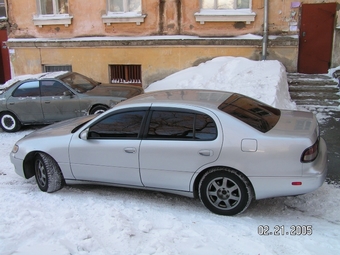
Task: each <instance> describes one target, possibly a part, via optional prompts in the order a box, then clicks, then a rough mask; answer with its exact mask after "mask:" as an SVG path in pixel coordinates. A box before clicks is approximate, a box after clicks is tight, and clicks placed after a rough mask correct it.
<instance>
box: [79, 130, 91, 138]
mask: <svg viewBox="0 0 340 255" xmlns="http://www.w3.org/2000/svg"><path fill="white" fill-rule="evenodd" d="M88 134H89V129H88V128H87V129H85V130H83V131H82V132H81V133H80V136H79V137H80V139H82V140H87V137H88Z"/></svg>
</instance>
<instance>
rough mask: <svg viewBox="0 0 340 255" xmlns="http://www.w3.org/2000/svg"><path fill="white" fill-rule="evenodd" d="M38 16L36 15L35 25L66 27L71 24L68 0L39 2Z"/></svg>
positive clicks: (43, 0) (41, 0) (38, 0)
mask: <svg viewBox="0 0 340 255" xmlns="http://www.w3.org/2000/svg"><path fill="white" fill-rule="evenodd" d="M37 7H38V10H37V11H38V14H37V15H34V17H33V22H34V25H37V26H39V27H42V26H43V25H61V24H62V25H65V26H66V27H67V26H68V25H70V24H71V19H72V16H70V15H69V4H68V0H37Z"/></svg>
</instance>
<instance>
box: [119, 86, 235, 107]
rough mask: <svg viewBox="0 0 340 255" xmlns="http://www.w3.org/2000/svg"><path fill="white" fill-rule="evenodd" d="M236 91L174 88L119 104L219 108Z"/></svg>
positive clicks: (150, 93) (142, 95) (143, 95)
mask: <svg viewBox="0 0 340 255" xmlns="http://www.w3.org/2000/svg"><path fill="white" fill-rule="evenodd" d="M233 94H234V93H231V92H226V91H218V90H204V89H173V90H161V91H153V92H146V93H145V94H141V95H139V96H136V97H133V98H130V99H128V100H126V101H123V102H121V103H119V105H125V104H129V105H131V104H136V105H150V104H153V105H154V106H158V105H169V106H170V105H179V104H181V105H194V106H201V107H202V106H204V107H209V108H214V109H216V108H218V106H219V105H221V104H222V103H223V102H224V101H225V100H226V99H228V98H229V97H230V96H231V95H233Z"/></svg>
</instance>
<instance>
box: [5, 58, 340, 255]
mask: <svg viewBox="0 0 340 255" xmlns="http://www.w3.org/2000/svg"><path fill="white" fill-rule="evenodd" d="M194 70H196V71H194ZM176 76H179V78H178V77H177V78H176ZM247 79H248V81H247ZM169 82H170V84H171V85H172V86H170V85H169ZM216 84H219V85H218V86H217V85H216ZM165 85H167V86H168V88H170V87H172V88H176V87H180V86H182V87H184V88H189V87H199V88H202V89H208V88H209V87H211V88H213V89H219V90H228V91H237V92H240V93H242V94H246V95H250V96H254V97H256V98H257V99H259V100H262V101H265V102H267V103H270V104H271V105H274V106H277V107H280V108H290V109H291V108H295V107H296V106H295V104H294V103H293V102H292V101H291V100H290V98H289V94H288V93H285V90H287V84H286V75H285V70H284V69H283V68H282V65H281V64H280V63H279V62H277V61H260V62H256V61H250V60H247V59H243V58H216V59H213V60H211V61H208V62H206V63H203V64H201V65H199V66H198V67H194V68H189V69H187V70H183V71H182V72H179V73H178V74H176V75H172V76H170V77H168V78H166V79H164V80H163V81H159V82H157V83H154V84H152V85H150V87H149V88H148V89H147V90H157V89H159V87H162V88H163V86H165ZM280 93H283V94H284V95H285V97H282V96H280V95H279V94H280ZM35 128H37V127H29V128H26V129H23V130H22V131H19V132H17V133H5V132H2V131H0V137H1V140H0V141H1V146H0V155H1V167H0V197H1V203H0V218H1V221H0V254H2V255H12V254H13V255H14V254H15V255H33V254H34V255H40V254H41V255H42V254H44V255H45V254H49V255H69V254H73V255H75V254H80V255H83V254H95V255H97V254H98V255H111V254H112V255H113V254H124V255H128V254H141V255H146V254H161V255H170V254H171V255H173V254H189V255H190V254H195V255H196V254H197V255H200V254H202V255H206V254H254V255H257V254H261V255H267V254H268V255H269V254H338V253H339V249H340V242H339V240H340V196H339V186H337V185H335V184H327V183H324V185H323V186H321V187H320V188H319V189H318V190H316V191H314V192H312V193H309V194H305V195H300V196H296V197H281V198H272V199H264V200H259V201H254V202H253V203H252V204H251V205H250V207H249V208H248V209H247V210H246V211H245V212H244V213H242V214H240V215H237V216H233V217H227V216H219V215H215V214H213V213H211V212H210V211H208V210H207V209H206V208H205V207H204V206H203V205H202V204H201V203H200V202H199V200H196V199H191V198H186V197H180V196H176V195H170V194H165V193H160V192H149V191H141V190H132V189H126V188H116V187H103V186H95V185H90V186H83V185H78V186H66V187H64V188H63V189H62V190H60V191H58V192H56V193H52V194H48V193H44V192H41V191H40V190H39V189H38V187H37V185H36V184H35V180H34V178H31V179H29V180H25V179H23V178H21V177H20V176H18V175H17V174H16V173H15V172H14V169H13V165H12V164H11V163H10V160H9V153H10V151H11V149H12V147H13V145H14V143H15V142H16V141H17V140H18V139H20V138H21V137H23V136H25V135H26V134H28V133H30V132H32V131H33V130H34V129H35ZM267 226H268V227H269V229H270V230H269V232H274V230H275V229H274V228H275V227H276V228H277V229H280V230H282V229H283V228H284V230H283V231H282V232H281V231H279V233H280V235H269V236H264V235H260V234H258V231H259V230H261V229H263V228H266V227H267ZM299 226H301V227H299ZM307 226H310V227H308V228H311V230H312V232H311V234H310V235H307V234H299V235H291V234H290V232H291V231H293V230H294V228H295V227H296V228H297V230H299V229H301V228H302V229H305V230H306V229H307ZM287 232H288V234H287ZM283 234H284V235H283ZM292 234H293V232H292Z"/></svg>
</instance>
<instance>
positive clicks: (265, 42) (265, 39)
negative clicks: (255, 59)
mask: <svg viewBox="0 0 340 255" xmlns="http://www.w3.org/2000/svg"><path fill="white" fill-rule="evenodd" d="M268 4H269V0H264V12H263V39H262V60H266V57H267V46H268Z"/></svg>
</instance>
